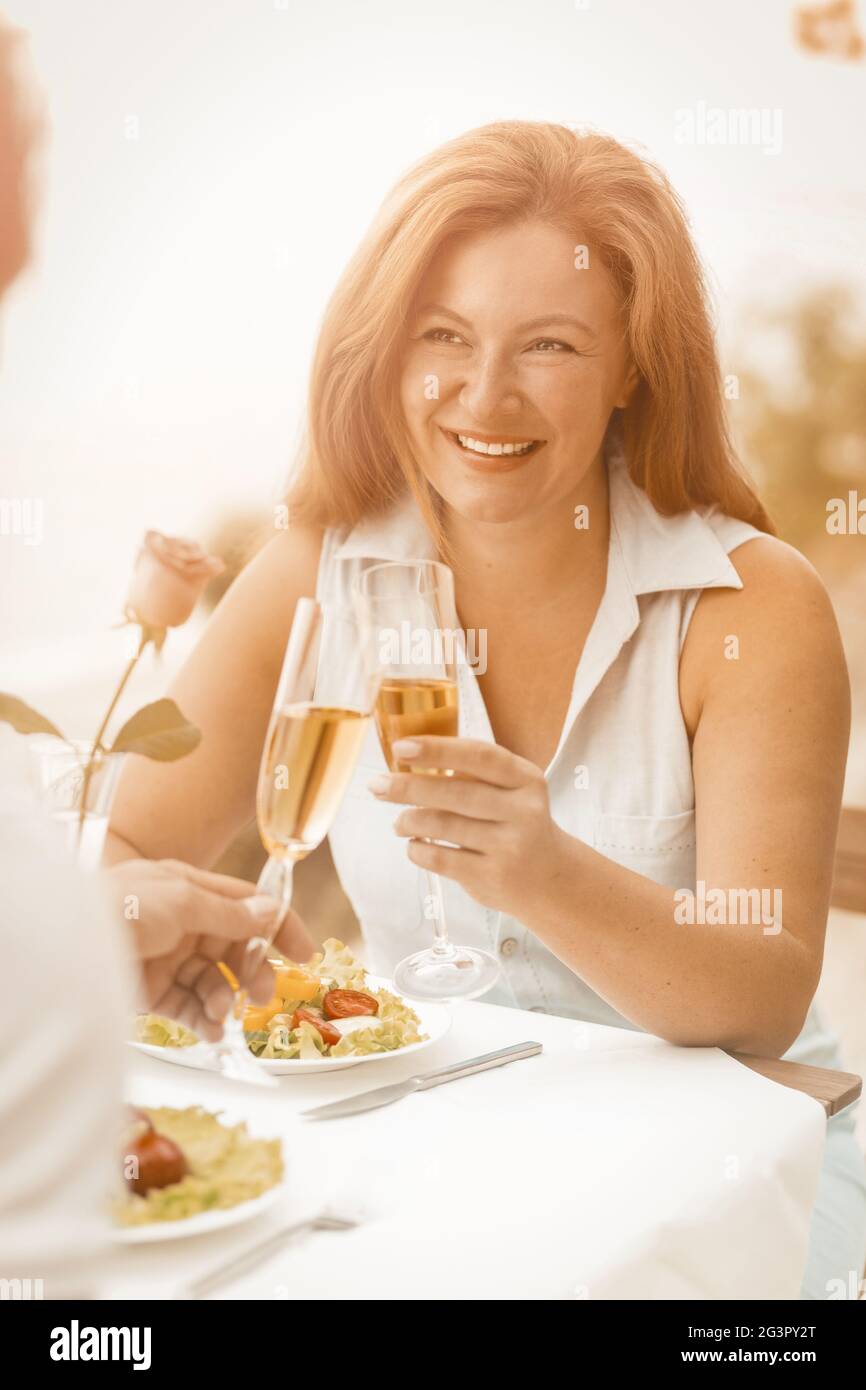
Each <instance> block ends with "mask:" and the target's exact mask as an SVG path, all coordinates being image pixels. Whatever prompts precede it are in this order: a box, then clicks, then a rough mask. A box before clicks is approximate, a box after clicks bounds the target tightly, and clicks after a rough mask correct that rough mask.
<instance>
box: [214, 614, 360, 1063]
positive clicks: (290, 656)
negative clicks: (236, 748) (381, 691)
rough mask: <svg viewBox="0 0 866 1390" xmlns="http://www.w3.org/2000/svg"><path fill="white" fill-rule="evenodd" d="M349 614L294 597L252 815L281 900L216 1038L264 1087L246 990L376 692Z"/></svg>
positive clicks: (273, 890)
mask: <svg viewBox="0 0 866 1390" xmlns="http://www.w3.org/2000/svg"><path fill="white" fill-rule="evenodd" d="M375 688H376V686H375V680H374V679H373V678H372V677H371V676H370V675H369V674H368V671H367V669H366V667H365V666H364V665H363V664H362V663H361V661H360V655H359V642H358V635H357V626H356V623H355V620H354V618H353V617H352V615H351V614H350V613H343V612H340V611H339V610H336V609H332V608H328V607H324V606H323V605H321V604H319V603H317V602H316V601H315V600H314V599H310V598H302V599H299V600H298V604H297V607H296V609H295V616H294V621H293V623H292V630H291V633H290V635H289V641H288V644H287V646H286V653H285V657H284V659H283V666H282V671H281V673H280V679H279V682H278V685H277V692H276V695H275V697H274V703H273V709H272V712H271V719H270V724H269V726H268V733H267V737H266V739H265V744H264V750H263V752H262V759H261V763H260V765H259V778H258V789H257V793H256V819H257V821H258V827H259V834H260V835H261V839H262V844H263V845H264V847H265V849H266V850H267V851H268V859H267V863H266V864H265V866H264V868H263V870H262V872H261V874H260V875H259V881H258V885H257V892H259V893H269V894H270V895H271V896H272V897H275V898H276V899H277V900H278V902H279V911H278V914H277V919H276V922H275V925H274V929H273V931H272V932H271V934H270V936H269V937H268V938H264V937H257V938H255V939H254V940H252V941H250V942H249V943H248V944H247V946H246V948H245V950H244V952H243V955H242V962H241V968H240V970H239V971H233V972H230V973H232V974H233V975H234V981H233V983H234V984H235V987H236V989H237V992H238V999H237V1003H236V1007H235V1009H234V1011H233V1012H232V1013H231V1014H229V1015H228V1017H227V1018H226V1022H225V1028H224V1033H223V1040H222V1042H221V1044H219V1046H218V1055H219V1059H220V1065H221V1068H222V1070H223V1071H224V1072H225V1073H226V1074H227V1075H230V1076H232V1077H233V1078H235V1079H239V1080H245V1081H252V1082H254V1083H259V1084H265V1085H267V1084H268V1083H270V1082H271V1081H273V1078H272V1077H270V1076H269V1075H268V1074H267V1073H266V1072H265V1071H264V1069H263V1068H262V1067H260V1066H259V1064H258V1063H257V1062H256V1060H255V1058H254V1057H253V1056H252V1054H251V1052H250V1051H249V1048H248V1047H247V1044H246V1038H245V1036H244V1031H243V1003H244V994H243V991H244V988H245V986H246V985H248V984H249V981H250V980H251V979H252V977H253V975H254V974H255V971H256V969H257V968H258V967H259V966H260V965H261V963H262V961H263V959H264V958H265V956H266V955H267V950H268V947H269V946H270V945H271V942H272V941H273V938H274V936H275V935H276V933H277V932H278V931H279V928H280V926H281V925H282V922H283V921H284V920H285V917H286V913H287V912H288V910H289V907H290V905H291V901H292V873H293V870H294V866H295V864H297V863H298V862H299V861H300V860H301V859H305V858H306V856H307V855H308V854H311V853H312V851H313V850H314V849H315V848H316V846H317V845H319V844H320V843H321V841H322V840H323V839H324V838H325V836H326V835H327V833H328V831H329V829H330V827H331V822H332V820H333V819H334V816H335V815H336V814H337V811H338V809H339V807H340V803H341V801H342V799H343V794H344V792H345V790H346V787H347V786H348V784H349V779H350V778H351V776H352V771H353V769H354V766H355V762H356V759H357V757H358V753H359V751H360V748H361V743H362V740H363V738H364V734H365V732H366V730H367V727H368V724H369V721H370V716H371V711H372V703H373V698H374V695H375Z"/></svg>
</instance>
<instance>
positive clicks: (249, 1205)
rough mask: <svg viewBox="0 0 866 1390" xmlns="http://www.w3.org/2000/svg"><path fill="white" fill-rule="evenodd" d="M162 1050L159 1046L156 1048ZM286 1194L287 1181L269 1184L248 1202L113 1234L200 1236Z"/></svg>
mask: <svg viewBox="0 0 866 1390" xmlns="http://www.w3.org/2000/svg"><path fill="white" fill-rule="evenodd" d="M157 1050H159V1049H157ZM285 1194H286V1184H285V1182H279V1183H277V1185H276V1187H269V1188H268V1190H267V1192H263V1193H262V1195H261V1196H260V1197H252V1198H251V1199H250V1200H249V1201H248V1202H238V1204H237V1206H236V1207H222V1208H220V1209H219V1210H217V1211H200V1212H197V1213H196V1215H195V1216H184V1217H183V1218H182V1219H181V1220H179V1221H150V1222H148V1224H147V1225H146V1226H112V1227H111V1238H112V1240H114V1241H116V1242H118V1244H120V1245H150V1244H152V1243H153V1242H154V1241H159V1240H180V1239H181V1237H183V1236H201V1235H206V1234H207V1233H208V1232H210V1231H221V1230H222V1229H223V1228H224V1227H225V1226H237V1225H238V1224H239V1223H240V1222H241V1221H252V1219H253V1217H254V1216H259V1215H260V1214H261V1213H262V1212H263V1211H267V1209H268V1207H271V1206H273V1204H274V1202H276V1201H277V1199H278V1198H280V1197H284V1196H285Z"/></svg>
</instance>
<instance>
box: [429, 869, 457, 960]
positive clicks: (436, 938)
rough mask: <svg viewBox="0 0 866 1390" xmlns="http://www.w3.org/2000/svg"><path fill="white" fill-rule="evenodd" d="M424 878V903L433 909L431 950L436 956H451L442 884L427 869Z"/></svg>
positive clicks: (451, 949) (437, 877) (435, 875)
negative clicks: (425, 891) (425, 887)
mask: <svg viewBox="0 0 866 1390" xmlns="http://www.w3.org/2000/svg"><path fill="white" fill-rule="evenodd" d="M424 878H425V881H426V884H427V898H426V900H425V901H428V902H430V903H431V906H432V908H433V950H434V951H435V952H436V954H437V955H438V956H450V955H452V954H453V948H452V946H451V942H450V941H449V940H448V922H447V919H446V917H445V897H444V894H443V892H442V883H441V881H440V879H439V875H438V874H432V873H431V872H430V870H429V869H425V870H424Z"/></svg>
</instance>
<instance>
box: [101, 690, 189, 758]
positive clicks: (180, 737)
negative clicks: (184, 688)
mask: <svg viewBox="0 0 866 1390" xmlns="http://www.w3.org/2000/svg"><path fill="white" fill-rule="evenodd" d="M200 742H201V730H200V729H197V728H196V726H195V725H194V724H190V723H189V722H188V721H187V719H186V718H185V716H184V715H183V714H182V713H181V711H180V710H179V709H178V707H177V705H176V704H175V703H174V700H155V701H154V702H153V704H152V705H145V706H144V708H143V709H140V710H139V711H138V713H137V714H134V715H133V716H132V718H131V719H127V721H126V723H125V724H124V726H123V728H122V729H121V730H120V733H119V734H118V735H117V738H116V739H115V740H114V743H113V744H112V745H111V748H110V749H109V752H111V753H140V754H141V756H142V757H145V758H154V759H156V761H157V762H160V763H172V762H174V761H175V759H176V758H185V757H186V755H187V753H192V751H193V750H194V749H195V748H197V747H198V745H199V743H200Z"/></svg>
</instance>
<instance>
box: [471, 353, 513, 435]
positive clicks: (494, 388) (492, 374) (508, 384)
mask: <svg viewBox="0 0 866 1390" xmlns="http://www.w3.org/2000/svg"><path fill="white" fill-rule="evenodd" d="M460 404H461V405H462V406H463V407H464V408H465V409H466V410H467V412H469V413H470V414H471V416H472V419H473V420H474V421H476V422H477V423H478V424H479V425H481V424H484V423H487V422H488V421H492V422H494V423H495V421H496V419H497V418H498V417H499V416H503V415H515V414H517V412H518V411H519V410H520V409H521V407H522V404H523V402H522V398H521V395H520V392H519V390H518V389H517V384H516V382H515V380H514V374H513V370H512V368H511V365H510V364H509V363H507V362H505V361H502V360H501V359H496V358H493V357H488V358H486V359H484V360H482V361H479V362H478V365H477V366H476V367H475V368H474V369H473V368H472V367H471V366H470V367H469V369H468V372H467V376H466V380H465V381H464V382H463V385H462V387H461V390H460Z"/></svg>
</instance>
